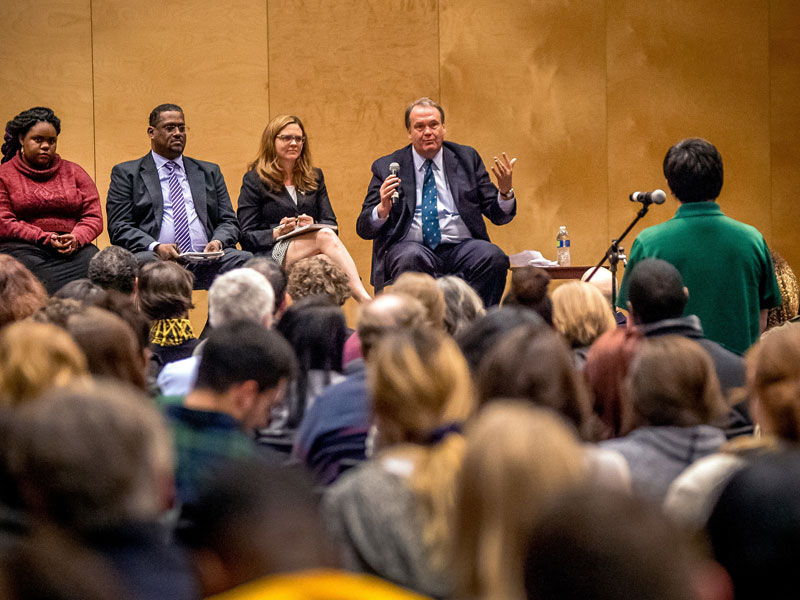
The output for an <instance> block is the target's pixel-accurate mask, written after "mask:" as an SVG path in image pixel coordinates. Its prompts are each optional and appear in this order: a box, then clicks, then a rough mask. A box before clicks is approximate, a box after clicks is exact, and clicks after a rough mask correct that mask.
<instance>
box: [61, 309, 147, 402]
mask: <svg viewBox="0 0 800 600" xmlns="http://www.w3.org/2000/svg"><path fill="white" fill-rule="evenodd" d="M67 331H68V332H69V334H70V335H71V336H72V338H73V339H74V340H75V341H76V342H77V344H78V346H80V348H81V350H83V353H84V354H85V355H86V359H87V361H88V365H89V372H90V373H91V374H92V376H94V377H101V378H112V379H117V380H119V381H124V382H127V383H129V384H131V385H132V386H134V387H136V388H138V389H140V390H144V389H145V386H146V383H145V366H146V359H145V356H144V355H143V353H142V351H141V346H140V342H139V339H138V338H137V336H136V333H135V332H134V331H133V329H132V328H131V326H130V325H128V323H126V322H125V321H123V320H122V318H120V317H118V316H117V315H115V314H113V313H110V312H109V311H107V310H103V309H101V308H97V307H94V306H89V307H86V309H85V310H83V311H82V312H79V313H76V314H73V315H71V316H70V317H69V318H68V319H67Z"/></svg>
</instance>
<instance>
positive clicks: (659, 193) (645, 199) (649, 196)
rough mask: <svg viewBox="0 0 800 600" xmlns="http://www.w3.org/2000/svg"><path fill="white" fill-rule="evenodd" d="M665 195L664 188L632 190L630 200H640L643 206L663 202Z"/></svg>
mask: <svg viewBox="0 0 800 600" xmlns="http://www.w3.org/2000/svg"><path fill="white" fill-rule="evenodd" d="M666 199H667V195H666V194H665V193H664V190H653V191H652V192H633V193H632V194H631V195H630V201H631V202H641V203H642V204H644V205H645V206H647V205H648V204H664V201H665V200H666Z"/></svg>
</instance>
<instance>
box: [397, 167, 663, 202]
mask: <svg viewBox="0 0 800 600" xmlns="http://www.w3.org/2000/svg"><path fill="white" fill-rule="evenodd" d="M399 171H400V165H399V164H398V163H396V162H393V163H392V164H390V165H389V173H391V174H392V175H397V173H398V172H399ZM662 193H663V192H662ZM399 199H400V192H398V191H397V190H395V191H394V192H392V204H394V203H396V202H397V201H398V200H399ZM662 202H663V201H662Z"/></svg>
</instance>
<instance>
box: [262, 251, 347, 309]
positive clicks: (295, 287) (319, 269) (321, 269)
mask: <svg viewBox="0 0 800 600" xmlns="http://www.w3.org/2000/svg"><path fill="white" fill-rule="evenodd" d="M349 281H350V280H349V279H348V278H347V273H345V272H344V270H343V269H342V268H341V267H340V266H339V265H337V264H336V263H334V262H333V261H332V260H331V259H330V258H328V257H327V256H325V255H324V254H317V255H316V256H311V257H309V258H304V259H302V260H298V261H297V262H296V263H294V265H292V268H291V269H290V270H289V279H288V281H287V282H286V291H287V292H288V294H289V296H291V297H292V300H299V299H300V298H305V297H306V296H315V295H317V294H324V295H326V296H328V298H330V300H331V302H333V303H334V304H335V305H336V306H342V305H343V304H344V303H345V302H346V301H347V299H348V298H349V297H350V296H351V292H350V283H349ZM276 298H277V297H276ZM275 303H276V304H277V303H278V302H277V300H276V302H275Z"/></svg>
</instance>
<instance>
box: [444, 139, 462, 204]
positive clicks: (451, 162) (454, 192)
mask: <svg viewBox="0 0 800 600" xmlns="http://www.w3.org/2000/svg"><path fill="white" fill-rule="evenodd" d="M442 157H443V158H444V161H443V163H444V175H445V177H446V178H447V185H448V186H450V195H451V196H452V197H453V202H455V203H456V208H458V212H459V213H460V214H462V215H463V214H464V211H463V210H462V208H461V184H462V183H463V181H464V178H463V177H462V175H461V163H460V162H459V160H458V158H457V157H456V155H455V152H453V151H452V150H450V148H448V147H447V146H444V151H443V152H442Z"/></svg>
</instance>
